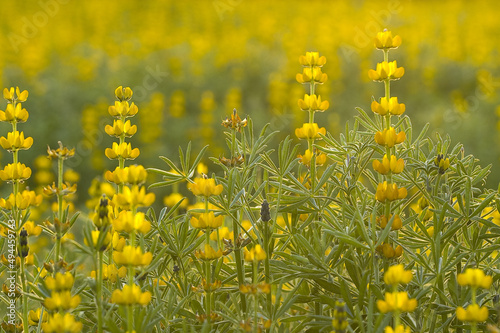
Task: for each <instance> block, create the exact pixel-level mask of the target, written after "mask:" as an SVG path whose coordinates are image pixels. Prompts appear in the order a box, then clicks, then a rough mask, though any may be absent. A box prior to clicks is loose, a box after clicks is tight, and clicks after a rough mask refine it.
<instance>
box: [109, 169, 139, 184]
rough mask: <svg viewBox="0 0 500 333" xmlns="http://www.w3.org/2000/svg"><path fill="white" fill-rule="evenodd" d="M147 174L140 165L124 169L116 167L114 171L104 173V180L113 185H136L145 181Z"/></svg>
mask: <svg viewBox="0 0 500 333" xmlns="http://www.w3.org/2000/svg"><path fill="white" fill-rule="evenodd" d="M147 177H148V172H147V171H146V169H145V168H144V167H143V166H142V165H131V166H128V167H125V168H120V167H116V168H115V171H109V170H108V171H106V173H105V174H104V178H106V180H107V181H109V182H112V183H115V184H132V185H134V184H137V185H140V184H142V183H144V182H145V181H146V178H147Z"/></svg>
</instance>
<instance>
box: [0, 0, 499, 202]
mask: <svg viewBox="0 0 500 333" xmlns="http://www.w3.org/2000/svg"><path fill="white" fill-rule="evenodd" d="M499 14H500V7H499V6H498V4H497V1H495V0H491V1H457V0H442V1H392V0H389V1H294V0H287V1H284V0H273V1H263V0H262V1H260V0H206V1H195V0H191V1H169V0H164V1H100V0H99V1H97V0H87V1H76V0H40V1H3V2H2V11H1V14H0V32H1V33H0V45H2V48H1V52H0V87H2V88H3V87H10V86H19V87H20V88H21V89H27V90H29V93H30V96H29V99H28V101H27V102H26V103H23V106H24V107H26V108H27V110H28V112H29V113H30V119H29V120H28V122H27V123H26V124H21V125H20V126H19V129H20V130H22V131H24V133H25V135H27V136H32V137H33V139H34V141H35V143H34V145H33V147H32V148H31V149H30V150H29V151H23V152H21V153H20V160H21V161H22V162H23V163H26V164H27V165H29V166H30V167H32V169H33V170H34V176H33V177H32V179H31V180H30V182H31V183H30V184H32V186H33V187H34V186H36V185H39V184H43V183H45V184H46V183H49V182H52V180H51V179H52V178H51V177H52V176H50V174H51V172H52V171H53V167H54V166H51V164H50V163H47V161H46V160H45V159H44V158H43V157H39V156H40V155H46V149H47V145H50V146H51V147H53V148H56V147H57V142H58V141H59V140H61V141H62V142H63V144H64V145H66V146H68V147H74V148H75V149H76V157H75V158H73V159H71V160H68V163H67V165H68V166H69V167H71V168H72V169H74V171H75V173H73V174H70V175H69V177H70V179H71V180H72V181H75V180H76V181H79V185H80V190H79V192H78V193H79V194H78V195H79V200H80V202H83V201H85V200H87V199H88V196H89V194H88V193H87V188H88V187H89V184H90V182H91V180H92V179H94V178H95V177H97V176H102V174H103V170H105V169H107V168H111V169H114V168H115V167H116V165H117V163H116V161H109V160H107V158H106V157H105V156H104V149H105V148H106V147H110V146H111V143H112V141H113V140H112V138H110V137H108V136H107V135H106V133H105V132H104V126H105V125H106V124H111V123H112V119H111V117H110V116H109V115H108V112H107V108H108V105H110V104H112V103H114V95H113V92H114V89H115V88H116V87H117V86H119V85H123V86H130V87H131V88H132V89H133V91H134V97H133V101H134V102H135V103H136V104H137V105H138V106H139V114H138V115H137V116H136V117H134V118H132V122H133V123H135V124H137V125H138V133H137V134H136V135H135V136H134V137H133V138H132V143H133V146H135V147H139V148H140V149H141V155H140V156H139V158H138V159H137V160H136V162H137V163H140V164H143V165H144V166H146V167H161V168H166V165H165V164H164V163H163V162H161V160H160V159H159V158H158V156H159V155H164V156H168V157H170V158H173V159H174V160H177V158H176V157H175V155H176V154H177V149H178V146H179V145H181V146H182V147H186V145H187V143H188V142H189V141H192V143H193V148H194V151H197V150H199V149H200V148H202V147H203V146H204V145H206V144H209V145H210V148H209V154H208V155H209V156H219V155H220V154H222V153H224V152H225V151H226V149H225V145H224V136H223V134H222V133H223V128H222V127H221V126H220V123H221V121H222V119H224V118H225V117H226V116H228V115H229V114H230V112H231V110H232V109H233V108H236V109H238V112H239V114H240V115H242V116H248V117H251V118H252V119H253V120H254V122H255V125H256V129H257V130H260V128H261V127H262V126H263V125H264V124H266V123H270V127H271V129H272V130H280V131H281V134H280V135H279V136H278V137H277V139H278V140H279V139H282V138H284V137H285V136H287V135H291V134H293V130H294V128H295V127H297V126H300V125H301V124H302V123H303V122H305V121H306V119H307V116H306V113H305V112H303V111H300V109H299V108H298V106H297V99H299V98H303V95H304V93H305V90H304V88H303V87H302V85H300V84H298V83H297V82H296V81H295V74H296V73H298V72H299V71H300V70H301V67H300V65H299V63H298V57H299V56H300V55H302V54H305V52H306V51H319V52H320V53H321V55H325V56H326V57H327V63H326V65H325V66H324V68H323V71H324V72H325V73H327V74H328V77H329V79H328V81H327V82H326V83H325V84H324V85H323V86H321V87H320V88H319V94H320V95H321V96H322V97H323V99H327V100H328V101H329V102H330V109H329V110H327V112H325V113H323V114H319V115H318V116H317V118H316V120H317V122H318V123H319V125H320V126H324V127H326V128H327V130H328V131H330V132H331V133H332V134H333V136H334V137H338V136H339V132H341V131H343V129H344V127H345V122H346V121H350V122H351V123H352V121H353V116H354V115H356V114H357V111H355V109H354V108H355V107H361V108H363V109H365V110H367V111H369V110H370V103H371V98H372V96H375V97H376V98H378V97H380V96H381V95H382V94H383V85H381V84H377V83H374V82H371V81H369V79H368V76H367V71H368V69H370V68H375V65H376V63H377V62H378V61H381V60H382V55H381V53H380V52H378V51H376V50H375V49H374V47H373V37H374V36H375V34H376V33H377V32H378V31H381V30H382V29H384V28H388V29H389V30H391V31H392V32H393V34H398V35H400V36H401V37H402V39H403V44H402V46H401V47H400V48H399V49H397V50H394V51H391V53H390V58H391V59H397V62H398V65H399V66H403V67H405V70H406V74H405V76H404V77H403V78H402V80H400V81H397V82H395V83H394V84H392V95H393V96H398V98H399V101H400V102H402V103H405V104H406V110H407V111H406V114H407V115H408V116H410V117H411V119H412V122H413V125H414V128H415V130H414V133H415V132H419V131H420V130H421V129H422V127H423V126H424V124H425V123H427V122H429V123H430V124H431V131H430V134H431V137H434V138H435V134H434V133H436V132H438V133H440V134H441V135H448V134H449V135H450V136H451V137H452V138H453V142H454V143H458V142H461V143H463V144H464V145H465V153H466V154H474V155H475V156H476V157H477V158H479V159H481V161H482V162H481V164H482V165H486V164H490V163H492V164H493V165H494V167H493V174H492V175H491V176H490V177H489V181H488V183H489V185H490V186H491V187H493V188H496V187H497V184H498V182H499V180H500V170H498V168H497V167H496V166H498V165H499V164H500V160H499V158H500V148H499V147H498V145H497V144H496V143H497V142H498V141H499V134H500V126H499V125H498V124H499V120H500V118H499V115H500V112H499V111H500V109H499V108H498V106H499V105H500V98H499V89H500V54H499V49H500V33H499V31H500V20H499V19H498V17H499ZM0 109H5V103H4V102H2V104H1V105H0ZM370 112H371V111H370ZM9 130H10V125H9V124H0V131H1V134H2V135H4V136H5V135H6V133H7V132H8V131H9ZM297 142H298V140H297ZM208 155H207V156H208ZM226 155H227V152H226ZM1 161H2V165H5V163H8V162H10V161H11V156H10V154H8V153H7V152H5V151H2V159H1ZM205 162H206V163H207V164H208V167H209V170H210V171H219V170H217V169H216V168H215V167H214V165H213V164H211V163H210V162H209V161H208V159H205ZM71 176H72V177H71ZM2 190H3V191H2ZM0 191H2V193H4V192H5V193H9V191H10V186H6V185H5V184H2V185H1V188H0ZM157 193H160V194H161V192H157ZM164 194H168V193H167V192H166V193H164ZM160 197H161V196H160ZM157 201H161V200H157Z"/></svg>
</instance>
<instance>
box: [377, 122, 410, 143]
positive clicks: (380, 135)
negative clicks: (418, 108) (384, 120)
mask: <svg viewBox="0 0 500 333" xmlns="http://www.w3.org/2000/svg"><path fill="white" fill-rule="evenodd" d="M405 140H406V134H405V132H402V131H401V132H399V133H397V134H396V130H395V129H394V127H389V129H387V128H386V129H384V130H383V131H382V132H380V131H379V132H377V133H375V142H377V143H378V144H379V145H381V146H386V147H387V148H392V147H394V145H397V144H400V143H401V142H403V141H405Z"/></svg>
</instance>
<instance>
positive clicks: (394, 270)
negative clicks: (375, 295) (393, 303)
mask: <svg viewBox="0 0 500 333" xmlns="http://www.w3.org/2000/svg"><path fill="white" fill-rule="evenodd" d="M412 277H413V275H412V273H411V271H406V270H405V269H404V266H403V265H401V264H399V265H393V266H391V267H389V269H388V270H387V271H386V272H385V274H384V282H385V284H389V285H392V286H394V285H398V284H400V283H401V284H407V283H410V281H411V279H412Z"/></svg>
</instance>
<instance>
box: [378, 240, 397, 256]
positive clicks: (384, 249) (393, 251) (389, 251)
mask: <svg viewBox="0 0 500 333" xmlns="http://www.w3.org/2000/svg"><path fill="white" fill-rule="evenodd" d="M377 251H378V252H379V253H381V254H382V255H383V256H384V257H385V258H387V259H393V258H397V257H400V256H401V255H402V254H403V247H402V246H401V245H398V246H397V247H396V248H393V247H392V246H391V245H390V244H388V243H384V244H382V245H379V246H377Z"/></svg>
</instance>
